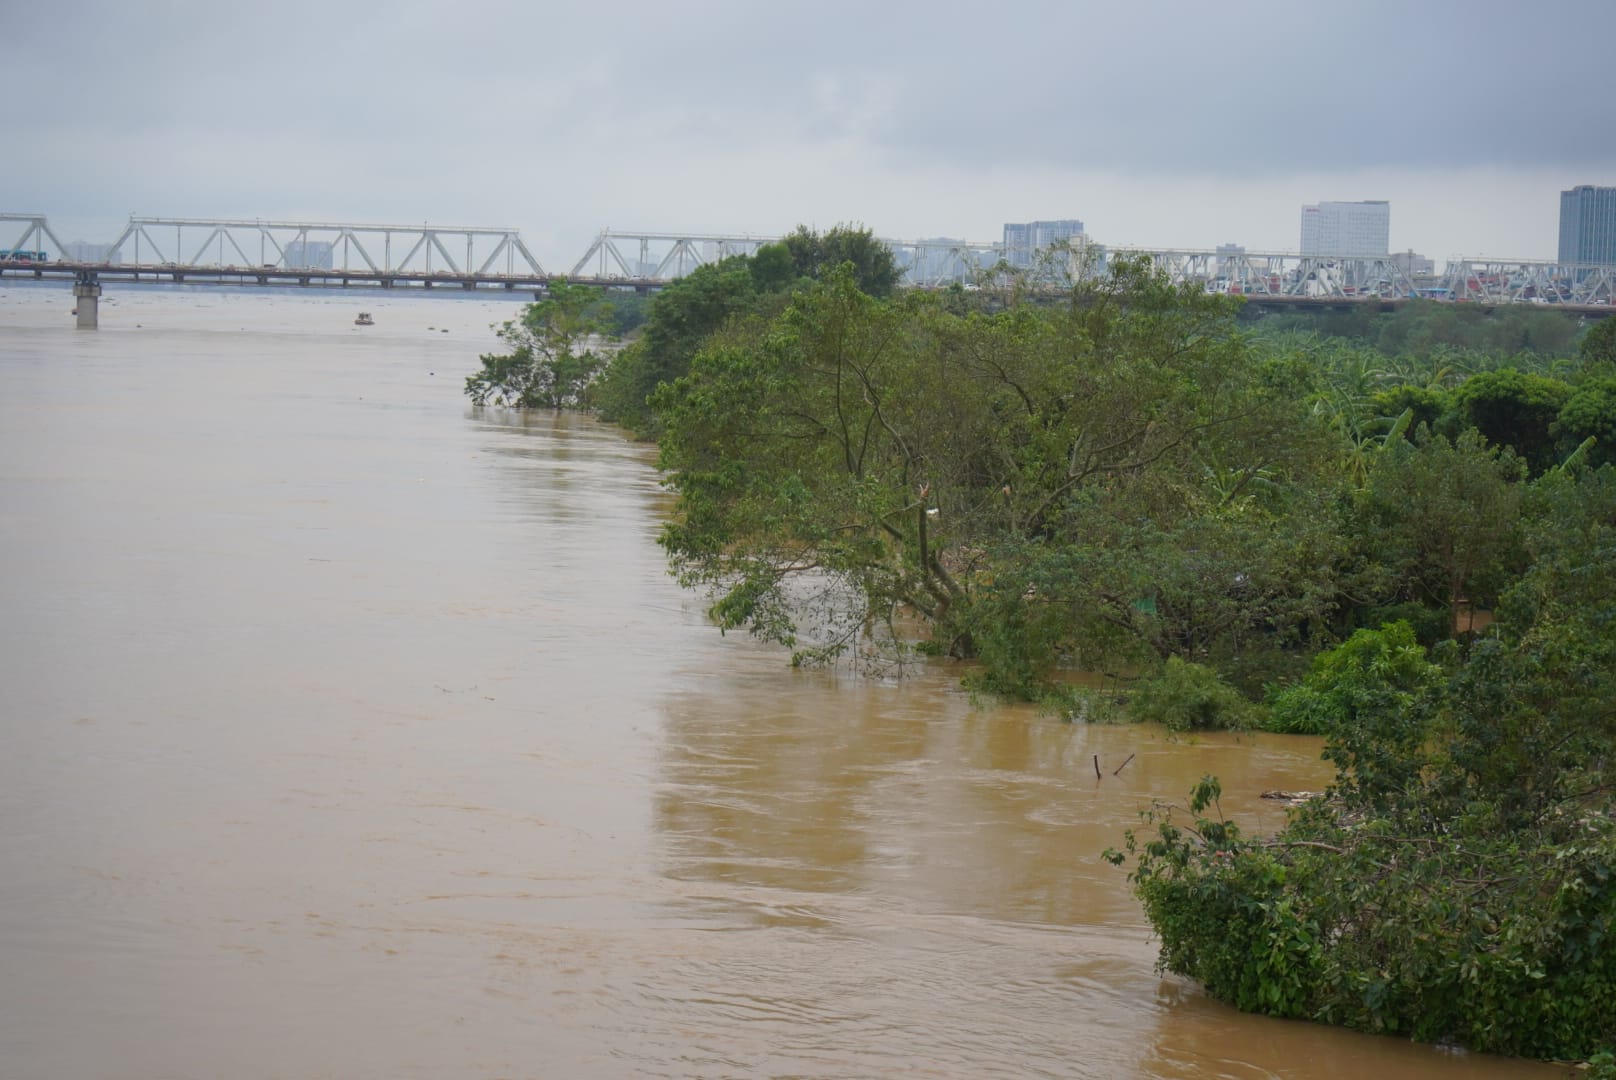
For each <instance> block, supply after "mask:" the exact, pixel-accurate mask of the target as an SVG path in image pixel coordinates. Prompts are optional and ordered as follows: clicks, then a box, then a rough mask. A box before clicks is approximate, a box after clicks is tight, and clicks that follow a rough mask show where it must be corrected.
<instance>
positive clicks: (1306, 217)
mask: <svg viewBox="0 0 1616 1080" xmlns="http://www.w3.org/2000/svg"><path fill="white" fill-rule="evenodd" d="M1391 225H1392V207H1391V204H1390V203H1388V202H1386V201H1385V200H1384V199H1376V200H1370V201H1365V202H1321V203H1319V204H1318V205H1316V206H1304V207H1302V254H1303V255H1340V256H1343V257H1348V258H1350V257H1354V256H1361V255H1385V254H1386V253H1387V252H1388V251H1389V250H1390V248H1391Z"/></svg>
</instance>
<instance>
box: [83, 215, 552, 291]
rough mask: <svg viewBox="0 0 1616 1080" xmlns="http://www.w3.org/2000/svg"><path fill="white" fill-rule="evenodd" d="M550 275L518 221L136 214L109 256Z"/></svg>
mask: <svg viewBox="0 0 1616 1080" xmlns="http://www.w3.org/2000/svg"><path fill="white" fill-rule="evenodd" d="M120 259H128V260H130V261H132V262H133V263H135V264H171V265H176V266H192V267H205V266H216V267H225V266H228V267H232V268H234V267H261V268H264V269H277V270H295V269H305V268H307V269H316V270H318V269H325V270H345V271H366V272H369V273H371V274H375V275H378V276H385V275H391V274H406V273H426V274H432V273H444V274H449V275H452V276H456V277H462V276H468V275H469V276H477V277H487V276H490V275H496V274H505V275H508V276H522V277H527V276H531V277H546V276H548V275H547V274H546V273H545V270H544V268H543V267H542V266H540V265H539V260H538V259H536V258H535V257H534V256H533V253H532V252H531V251H529V250H528V248H527V245H526V244H524V243H523V242H522V237H521V234H520V233H518V232H517V231H516V230H515V229H499V228H486V227H477V226H464V225H430V224H423V225H360V224H346V223H341V222H306V221H264V220H259V219H254V220H251V221H248V220H245V219H241V220H232V219H212V218H158V217H130V219H129V224H128V225H127V227H125V229H124V231H123V232H122V233H121V234H119V236H118V239H117V240H116V241H114V242H113V244H112V246H111V249H110V251H109V253H108V255H107V260H108V261H109V262H113V261H118V260H120Z"/></svg>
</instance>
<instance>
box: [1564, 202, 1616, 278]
mask: <svg viewBox="0 0 1616 1080" xmlns="http://www.w3.org/2000/svg"><path fill="white" fill-rule="evenodd" d="M1560 261H1561V262H1563V263H1616V187H1594V186H1593V185H1591V184H1579V185H1578V186H1576V187H1574V188H1572V189H1571V190H1570V191H1562V192H1560Z"/></svg>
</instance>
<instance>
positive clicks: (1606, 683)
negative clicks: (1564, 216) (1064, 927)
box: [1108, 467, 1616, 1077]
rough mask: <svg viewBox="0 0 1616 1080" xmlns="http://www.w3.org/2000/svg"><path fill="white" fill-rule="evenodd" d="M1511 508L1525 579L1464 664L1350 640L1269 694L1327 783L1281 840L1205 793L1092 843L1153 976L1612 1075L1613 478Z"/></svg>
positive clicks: (1392, 641) (1615, 1040)
mask: <svg viewBox="0 0 1616 1080" xmlns="http://www.w3.org/2000/svg"><path fill="white" fill-rule="evenodd" d="M1528 501H1529V502H1530V503H1532V504H1533V506H1532V523H1531V524H1530V525H1529V526H1528V527H1527V529H1526V530H1525V538H1524V541H1523V543H1524V545H1525V547H1526V549H1527V550H1528V552H1529V554H1530V569H1528V570H1527V571H1526V572H1525V574H1524V575H1523V576H1522V577H1521V578H1520V579H1519V581H1518V582H1517V583H1516V584H1515V585H1514V586H1512V587H1511V588H1510V590H1509V593H1508V595H1507V597H1506V600H1505V603H1504V604H1503V605H1502V607H1501V608H1500V614H1501V618H1500V621H1499V623H1498V624H1497V625H1496V626H1495V628H1494V629H1493V630H1491V631H1489V633H1488V634H1487V635H1485V636H1484V637H1483V638H1482V639H1481V640H1480V641H1478V642H1477V643H1476V644H1475V645H1474V646H1472V648H1471V649H1470V650H1469V651H1468V653H1465V654H1463V655H1461V654H1460V653H1459V651H1458V650H1457V649H1456V648H1454V647H1453V646H1451V645H1450V646H1448V647H1446V648H1445V649H1443V650H1441V651H1439V652H1436V653H1432V654H1431V655H1429V656H1428V655H1427V654H1426V651H1425V650H1424V649H1423V648H1421V647H1420V646H1419V645H1418V644H1417V643H1416V642H1415V641H1414V639H1413V636H1412V634H1411V633H1409V631H1408V630H1407V628H1406V627H1398V626H1393V627H1388V628H1386V629H1385V630H1383V631H1379V632H1369V631H1366V632H1363V633H1361V634H1360V635H1358V636H1355V637H1354V638H1353V639H1352V640H1351V641H1349V642H1348V643H1347V644H1346V645H1344V646H1342V647H1341V648H1340V649H1338V650H1336V651H1335V652H1334V653H1328V654H1325V656H1324V657H1322V658H1321V660H1320V661H1319V663H1317V664H1316V665H1315V668H1314V673H1313V676H1312V677H1310V679H1309V680H1308V682H1307V684H1306V685H1305V688H1304V689H1303V690H1302V691H1301V692H1300V693H1296V694H1292V695H1291V696H1290V698H1289V700H1288V701H1286V703H1285V706H1284V707H1285V709H1286V710H1288V711H1289V712H1291V713H1293V714H1297V715H1300V714H1302V713H1306V714H1309V715H1310V716H1311V717H1312V718H1313V719H1315V720H1317V721H1318V722H1319V723H1320V724H1321V725H1322V728H1323V729H1324V730H1325V731H1327V733H1328V741H1327V744H1326V756H1327V757H1328V758H1329V759H1330V760H1331V761H1333V762H1334V763H1335V764H1336V765H1337V767H1338V775H1337V778H1336V781H1335V783H1334V784H1333V785H1332V786H1331V788H1330V789H1329V791H1328V792H1327V793H1326V794H1325V795H1324V796H1323V797H1322V798H1318V799H1314V800H1312V801H1310V802H1309V803H1307V804H1305V805H1304V806H1303V807H1302V808H1300V809H1299V810H1298V811H1296V812H1295V813H1294V814H1293V815H1292V817H1291V820H1290V822H1289V823H1288V824H1287V826H1286V827H1285V828H1284V829H1283V830H1282V831H1281V832H1280V833H1279V834H1278V835H1276V836H1274V837H1272V838H1266V839H1265V838H1257V837H1251V836H1247V835H1244V834H1242V833H1241V832H1240V830H1239V829H1238V828H1236V827H1235V826H1234V824H1233V823H1231V822H1229V821H1227V820H1225V819H1224V818H1223V816H1222V814H1221V813H1220V812H1218V810H1217V805H1218V802H1217V800H1218V797H1219V795H1220V791H1219V789H1218V785H1217V783H1216V781H1213V780H1210V779H1209V780H1207V781H1204V782H1203V783H1202V784H1200V785H1198V786H1197V788H1196V790H1195V791H1194V792H1193V793H1192V799H1191V802H1190V805H1189V807H1188V813H1187V814H1186V813H1185V811H1184V810H1182V809H1171V808H1159V807H1158V808H1157V809H1155V810H1153V811H1152V812H1151V813H1150V814H1149V815H1148V816H1149V818H1150V823H1151V824H1152V825H1153V826H1154V828H1153V829H1152V831H1151V834H1149V835H1147V836H1134V835H1132V834H1130V836H1129V838H1128V843H1127V852H1126V853H1124V852H1110V853H1108V857H1109V858H1111V859H1112V860H1113V861H1115V862H1119V863H1120V862H1122V861H1124V860H1125V859H1126V858H1127V855H1128V854H1132V855H1133V856H1135V857H1136V858H1137V863H1136V866H1135V869H1134V872H1133V875H1132V880H1133V881H1134V884H1135V887H1136V889H1137V891H1138V894H1139V896H1140V899H1141V900H1142V901H1143V903H1144V906H1145V911H1146V914H1147V915H1148V916H1149V918H1150V921H1151V923H1152V925H1153V926H1154V927H1155V929H1156V932H1157V933H1158V935H1159V936H1160V938H1161V943H1162V951H1161V959H1160V963H1161V966H1162V967H1164V968H1166V969H1168V970H1171V971H1174V972H1177V973H1179V974H1182V975H1186V976H1189V977H1190V978H1193V979H1196V980H1198V981H1200V982H1201V983H1202V984H1203V985H1205V987H1206V988H1207V990H1208V991H1209V992H1210V993H1211V994H1212V995H1213V996H1215V997H1217V998H1219V999H1221V1000H1225V1001H1229V1002H1232V1003H1233V1004H1235V1005H1237V1006H1238V1007H1240V1008H1242V1009H1246V1010H1250V1011H1255V1012H1263V1013H1267V1014H1270V1015H1275V1016H1286V1017H1298V1018H1305V1019H1312V1020H1320V1021H1325V1022H1328V1023H1335V1024H1342V1025H1345V1026H1348V1027H1353V1028H1360V1029H1363V1030H1368V1031H1383V1032H1395V1033H1403V1034H1407V1035H1410V1036H1412V1037H1414V1038H1416V1039H1421V1040H1426V1041H1446V1042H1451V1043H1455V1044H1458V1045H1462V1046H1466V1047H1469V1048H1472V1049H1476V1050H1483V1051H1487V1052H1491V1053H1499V1054H1509V1055H1515V1056H1525V1057H1539V1058H1560V1059H1572V1060H1578V1059H1581V1060H1587V1061H1590V1062H1592V1063H1594V1065H1595V1069H1594V1071H1593V1073H1592V1075H1594V1076H1600V1077H1610V1076H1613V1075H1616V1067H1613V1066H1616V1057H1613V1056H1612V1055H1613V1051H1616V950H1613V949H1612V948H1611V937H1610V934H1611V930H1612V927H1613V926H1616V794H1613V791H1616V788H1613V780H1616V774H1613V767H1616V633H1613V627H1612V618H1613V615H1612V613H1613V611H1616V591H1613V590H1616V586H1613V585H1612V582H1613V581H1616V578H1613V576H1612V572H1611V571H1612V565H1611V563H1612V559H1613V555H1612V552H1616V543H1613V539H1616V471H1613V470H1612V469H1611V468H1609V467H1607V468H1605V469H1603V470H1600V471H1599V472H1597V473H1589V472H1585V471H1584V472H1579V471H1577V470H1571V471H1566V472H1556V473H1554V474H1552V475H1550V476H1547V477H1545V478H1544V479H1542V480H1540V481H1539V482H1538V483H1537V484H1535V485H1533V488H1532V489H1531V491H1530V494H1529V499H1528Z"/></svg>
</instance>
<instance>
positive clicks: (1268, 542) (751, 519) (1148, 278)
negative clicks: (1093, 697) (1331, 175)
mask: <svg viewBox="0 0 1616 1080" xmlns="http://www.w3.org/2000/svg"><path fill="white" fill-rule="evenodd" d="M1306 377H1307V369H1306V365H1304V364H1300V363H1296V362H1292V361H1288V360H1271V359H1270V358H1268V357H1267V356H1266V355H1265V354H1264V353H1262V352H1261V351H1260V350H1256V349H1254V348H1252V347H1251V346H1250V343H1249V342H1247V341H1246V340H1245V339H1244V338H1242V337H1241V336H1240V335H1239V333H1238V331H1237V328H1236V327H1235V325H1234V322H1233V319H1232V309H1231V308H1230V307H1229V306H1228V305H1227V304H1226V303H1224V302H1222V301H1221V300H1220V299H1219V298H1216V297H1208V296H1204V295H1200V294H1196V293H1194V292H1193V291H1188V290H1181V289H1177V288H1174V287H1173V286H1171V285H1170V284H1168V283H1167V282H1166V281H1165V280H1164V279H1163V278H1161V277H1159V276H1158V275H1156V274H1154V273H1153V272H1151V271H1150V270H1149V269H1148V267H1145V266H1141V265H1135V264H1130V263H1119V264H1118V265H1117V267H1116V268H1115V272H1114V273H1113V275H1112V276H1111V277H1109V278H1106V279H1104V280H1101V281H1097V282H1090V283H1086V284H1085V285H1084V286H1082V287H1081V288H1079V289H1078V290H1077V291H1076V292H1075V293H1074V294H1073V296H1072V299H1071V301H1070V303H1069V304H1068V305H1067V306H1066V307H1064V308H1060V309H1047V308H1043V309H1038V308H1031V307H1023V308H1017V309H1013V310H1007V311H1003V312H1000V313H999V314H996V315H991V316H988V315H981V314H975V315H966V316H960V315H957V314H954V313H953V312H951V311H950V310H949V309H948V307H947V305H946V303H944V302H942V301H939V300H937V299H935V298H932V297H929V296H926V295H924V294H909V295H906V296H903V297H900V298H898V299H896V300H894V301H889V302H883V301H880V300H878V299H876V298H872V297H870V296H868V295H866V294H864V293H863V292H861V291H860V290H859V289H858V287H857V284H856V282H855V280H854V278H853V274H852V270H851V268H850V267H848V266H847V265H846V264H844V265H843V266H842V268H841V269H839V270H837V271H834V272H832V274H831V275H830V277H829V278H827V279H826V280H825V281H823V282H821V283H819V284H817V285H816V286H814V287H813V288H810V289H808V290H806V291H803V292H800V293H798V294H797V295H796V296H795V297H794V299H793V301H792V303H791V306H790V308H789V309H788V310H787V311H786V312H785V314H784V315H783V316H782V317H781V318H780V319H779V320H777V321H776V322H775V324H774V325H773V326H772V327H771V328H770V329H769V330H768V332H767V333H765V334H763V335H761V336H759V337H756V338H754V339H752V340H750V341H739V342H731V343H724V344H720V345H718V346H716V347H709V348H708V349H706V350H704V351H703V352H701V353H700V354H698V356H697V357H696V360H695V362H694V364H693V365H692V367H691V371H690V374H689V376H687V377H686V378H685V379H682V380H680V381H678V382H676V383H674V384H672V385H671V386H669V387H666V388H664V390H663V391H661V392H659V393H658V394H657V396H656V398H655V405H656V408H657V409H658V411H659V412H660V414H661V415H662V416H663V417H664V418H665V420H666V428H665V430H664V436H663V439H662V448H663V464H664V467H665V469H666V470H667V473H668V477H669V482H670V484H671V485H672V486H673V487H674V489H675V490H676V491H677V492H678V494H679V504H678V508H679V514H678V516H677V519H676V521H675V522H674V524H673V525H671V526H670V527H669V529H668V531H667V533H666V534H665V536H664V543H665V545H666V546H667V548H668V551H669V553H670V556H671V557H672V558H673V560H674V564H675V566H676V568H677V569H678V570H679V572H680V574H681V577H682V578H683V580H684V581H685V582H686V583H687V584H692V585H702V586H705V587H709V588H711V589H713V590H714V592H715V595H716V597H717V604H716V606H715V613H716V614H717V615H718V617H719V618H720V620H721V621H722V623H723V624H724V625H726V626H749V627H751V628H752V629H753V630H754V631H756V632H758V633H761V634H764V635H766V636H768V637H772V638H776V639H778V640H781V641H786V642H791V643H793V644H796V643H797V642H798V631H799V625H800V621H801V620H800V619H799V618H798V617H797V615H799V614H801V613H802V612H803V611H804V610H805V609H806V608H807V607H809V606H811V605H809V604H808V602H807V598H809V597H812V598H817V599H824V600H826V601H827V602H828V600H829V599H830V598H836V599H837V600H838V601H839V602H840V604H841V607H840V609H839V616H838V617H836V618H831V617H830V616H829V615H828V614H825V613H824V612H823V611H821V613H820V615H819V622H820V625H821V627H824V626H828V625H832V624H834V626H836V627H839V628H840V631H838V632H835V633H829V634H827V633H825V632H822V631H816V632H815V633H814V634H811V635H809V636H810V638H811V640H814V641H820V642H829V643H830V648H829V650H828V651H830V652H834V651H836V650H838V649H842V648H846V647H847V646H848V645H849V644H850V643H851V642H852V641H853V640H854V639H856V638H857V637H858V635H859V633H860V632H861V631H862V630H863V629H865V628H868V627H871V626H883V625H890V624H891V623H892V622H893V621H894V619H895V616H896V615H898V614H899V613H913V614H914V615H916V616H918V618H919V620H920V622H921V623H922V624H923V625H924V626H926V627H927V628H928V629H929V631H930V634H931V638H932V647H934V648H936V649H938V650H941V651H947V652H950V653H953V654H956V655H978V654H979V655H980V656H981V658H982V659H983V660H984V662H986V663H987V664H988V667H989V672H990V676H991V677H992V678H994V679H999V680H1002V682H1001V683H998V684H996V685H995V688H997V689H1006V690H1010V691H1012V692H1016V693H1034V692H1036V691H1037V689H1038V688H1039V687H1040V686H1042V685H1044V684H1046V682H1047V678H1048V675H1049V673H1050V672H1051V670H1052V669H1053V667H1054V666H1056V665H1057V664H1059V663H1061V662H1063V660H1065V659H1069V658H1070V657H1071V656H1073V654H1074V651H1075V650H1077V649H1078V648H1079V646H1081V647H1082V648H1083V649H1086V650H1088V651H1089V653H1090V654H1094V655H1105V654H1106V650H1107V649H1109V648H1112V647H1113V646H1114V648H1115V650H1116V651H1118V652H1121V653H1127V654H1130V655H1131V654H1132V653H1133V652H1139V651H1141V650H1143V652H1144V654H1145V655H1148V656H1151V657H1153V658H1160V657H1165V656H1169V655H1180V656H1184V657H1185V658H1197V659H1204V655H1205V653H1206V651H1207V649H1208V648H1210V647H1211V645H1213V644H1215V643H1218V642H1224V641H1232V640H1237V639H1238V637H1239V635H1240V634H1242V633H1255V626H1256V623H1258V622H1259V621H1267V622H1270V623H1286V624H1287V625H1295V620H1296V619H1297V618H1298V617H1301V616H1299V615H1298V614H1297V612H1299V611H1302V610H1308V611H1315V610H1317V609H1318V608H1319V606H1320V605H1321V604H1323V603H1325V602H1326V601H1324V600H1322V599H1321V597H1324V596H1326V595H1327V594H1328V593H1329V591H1330V590H1328V589H1322V588H1318V589H1316V588H1313V587H1311V586H1310V585H1308V584H1306V581H1307V575H1308V574H1316V573H1321V572H1323V573H1327V569H1326V570H1325V571H1319V570H1318V569H1316V568H1317V567H1321V566H1322V567H1325V568H1328V567H1329V565H1330V563H1331V561H1332V560H1331V558H1328V557H1327V558H1323V559H1316V558H1314V556H1316V555H1317V554H1318V551H1317V549H1316V548H1313V547H1310V542H1309V543H1297V542H1295V541H1296V537H1297V535H1298V534H1299V530H1300V528H1301V522H1302V520H1303V514H1304V511H1303V509H1302V508H1303V507H1305V506H1306V500H1305V499H1303V498H1299V497H1297V498H1293V497H1291V496H1289V495H1288V494H1287V493H1288V492H1290V491H1292V489H1293V488H1295V487H1296V485H1297V484H1298V482H1299V479H1306V478H1310V477H1311V474H1310V472H1309V470H1311V469H1314V468H1316V467H1317V465H1318V463H1319V462H1320V461H1321V460H1322V459H1324V458H1325V457H1327V456H1328V429H1327V428H1325V427H1323V426H1322V425H1320V424H1318V423H1317V421H1316V419H1315V418H1313V417H1312V416H1311V415H1310V414H1309V413H1308V410H1307V408H1306V403H1305V397H1306V395H1305V394H1304V393H1300V392H1298V391H1299V383H1298V380H1303V379H1305V378H1306ZM1291 514H1294V515H1295V516H1294V517H1290V518H1287V516H1286V515H1291ZM1280 520H1289V521H1291V522H1292V523H1293V524H1296V525H1297V526H1298V528H1297V529H1296V530H1291V531H1286V530H1274V529H1266V528H1265V526H1269V525H1272V524H1273V523H1274V522H1277V521H1280ZM1257 522H1261V523H1262V524H1260V525H1259V524H1255V523H1257ZM1147 530H1148V531H1149V534H1150V535H1153V536H1160V537H1162V539H1161V540H1160V541H1153V542H1152V545H1151V550H1153V551H1155V552H1157V553H1159V557H1160V560H1161V563H1160V564H1159V565H1158V564H1156V563H1150V564H1149V565H1148V567H1147V569H1146V571H1145V574H1146V575H1150V574H1151V572H1152V571H1156V570H1161V569H1163V568H1164V567H1167V566H1171V567H1173V568H1174V579H1175V580H1176V581H1179V582H1182V583H1183V590H1184V597H1183V598H1182V599H1181V598H1180V596H1179V594H1178V593H1177V592H1174V591H1169V590H1164V589H1162V588H1161V587H1160V584H1159V582H1155V581H1151V580H1148V579H1147V580H1146V581H1141V582H1139V583H1138V584H1135V583H1134V582H1135V581H1136V580H1137V579H1138V578H1139V577H1140V571H1139V570H1138V564H1139V562H1140V560H1139V558H1138V554H1137V553H1138V548H1137V547H1132V548H1130V546H1129V545H1130V544H1138V542H1139V541H1140V539H1141V538H1142V537H1144V536H1146V535H1147ZM1175 544H1176V545H1177V546H1176V547H1175ZM1186 545H1188V547H1189V551H1188V555H1187V557H1186V551H1185V550H1184V548H1185V546H1186ZM1127 551H1132V552H1133V553H1134V554H1133V556H1132V560H1133V561H1132V562H1130V561H1129V560H1130V557H1129V556H1124V555H1123V554H1122V553H1123V552H1127ZM1232 553H1239V554H1238V555H1235V554H1232ZM1247 556H1249V557H1247ZM1197 561H1199V562H1201V563H1202V564H1203V565H1199V566H1197V565H1196V563H1197ZM1304 566H1306V567H1311V568H1313V569H1307V570H1303V569H1301V568H1302V567H1304ZM1154 576H1155V577H1157V578H1160V577H1164V576H1165V575H1164V574H1155V575H1154ZM1192 589H1193V590H1196V592H1195V594H1194V596H1191V595H1190V590H1192ZM1146 598H1149V599H1151V600H1152V601H1153V602H1155V603H1156V605H1157V607H1156V615H1155V616H1153V618H1154V620H1155V621H1151V618H1145V617H1143V616H1141V618H1140V619H1139V620H1138V621H1135V620H1134V618H1133V613H1134V605H1135V604H1136V603H1137V602H1139V601H1141V600H1142V599H1146ZM1298 598H1299V599H1298ZM794 613H795V614H794ZM1108 613H1109V614H1110V615H1111V616H1112V617H1111V618H1110V619H1108V617H1107V616H1108ZM1108 627H1109V630H1107V628H1108ZM1095 628H1098V629H1099V630H1102V631H1107V632H1109V633H1110V634H1111V639H1110V644H1108V643H1107V641H1106V640H1099V641H1096V640H1095V636H1091V635H1089V634H1088V631H1089V630H1090V629H1095ZM813 651H814V650H813V649H812V648H810V649H808V650H806V651H805V655H806V654H807V653H812V652H813ZM821 654H823V653H821Z"/></svg>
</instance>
